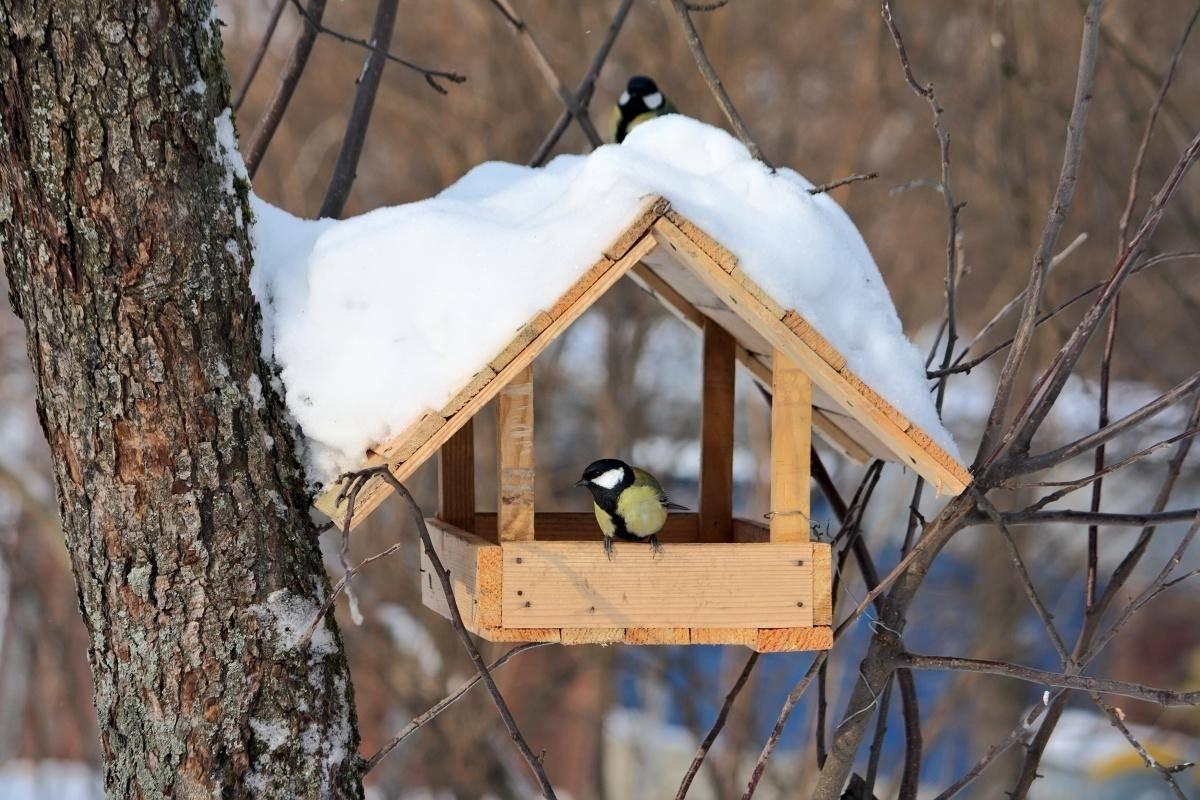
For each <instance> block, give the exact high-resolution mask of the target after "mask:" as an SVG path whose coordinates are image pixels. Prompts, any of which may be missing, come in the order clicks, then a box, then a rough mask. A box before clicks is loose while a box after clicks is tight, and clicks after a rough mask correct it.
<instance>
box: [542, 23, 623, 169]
mask: <svg viewBox="0 0 1200 800" xmlns="http://www.w3.org/2000/svg"><path fill="white" fill-rule="evenodd" d="M632 7H633V0H621V4H620V5H619V6H617V11H616V13H614V14H613V19H612V22H611V23H609V25H608V32H607V33H606V34H605V35H604V41H603V42H601V43H600V48H599V49H598V50H596V54H595V55H594V56H592V63H591V64H590V65H589V66H588V70H587V73H586V74H584V76H583V81H582V82H580V84H579V88H578V89H576V90H575V102H576V103H578V104H579V107H580V109H582V110H583V111H585V112H586V111H587V107H588V104H589V103H590V102H591V100H592V92H593V91H594V90H595V88H596V79H597V78H598V77H599V75H600V70H601V69H603V68H604V62H605V61H607V60H608V54H609V53H610V52H612V48H613V44H615V43H616V41H617V35H618V34H619V33H620V32H621V27H622V26H623V25H624V24H625V18H626V17H627V16H629V9H630V8H632ZM571 119H572V116H571V111H570V109H567V108H564V109H563V110H562V111H561V112H560V113H559V115H558V119H557V120H555V121H554V125H553V126H552V127H551V128H550V132H549V133H547V134H546V138H545V139H543V140H542V143H541V144H540V145H538V149H537V150H536V151H535V152H534V154H533V156H532V157H531V158H530V159H529V166H531V167H540V166H541V165H542V164H545V163H546V159H547V158H548V157H549V155H550V151H551V150H553V149H554V146H555V145H556V144H558V140H559V139H561V138H562V135H563V133H565V132H566V130H567V125H569V124H570V122H571Z"/></svg>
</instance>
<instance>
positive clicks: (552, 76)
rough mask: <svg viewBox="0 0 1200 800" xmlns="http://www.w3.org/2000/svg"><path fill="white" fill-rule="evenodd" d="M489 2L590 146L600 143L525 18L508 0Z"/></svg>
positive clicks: (589, 119)
mask: <svg viewBox="0 0 1200 800" xmlns="http://www.w3.org/2000/svg"><path fill="white" fill-rule="evenodd" d="M489 2H490V3H491V4H492V5H493V6H494V7H495V8H496V10H497V11H499V12H500V13H501V14H502V15H503V16H504V18H505V19H506V20H508V22H509V24H510V25H512V26H513V30H514V31H516V34H517V37H518V38H519V39H520V40H521V44H522V45H524V46H525V50H526V52H528V53H529V55H530V56H531V57H532V58H533V63H534V64H535V65H536V66H537V68H538V72H540V73H541V74H542V77H543V78H545V79H546V83H547V84H548V85H549V86H550V88H551V89H552V90H553V91H554V93H555V94H556V95H558V99H559V100H561V101H562V103H563V105H564V106H566V107H567V110H569V111H570V112H571V116H572V117H574V118H575V121H576V122H578V123H579V127H580V128H582V129H583V133H584V135H585V136H587V138H588V141H589V142H591V145H592V147H599V146H600V145H601V143H602V142H601V139H600V134H598V133H597V132H596V128H595V126H594V125H592V120H591V117H589V116H588V114H587V111H586V110H585V109H584V107H583V106H582V105H580V103H579V100H578V98H576V97H575V95H574V94H573V93H572V92H571V90H570V89H568V88H567V85H566V84H565V83H563V82H562V79H561V78H559V77H558V73H556V72H555V71H554V67H552V66H551V65H550V61H549V59H547V58H546V54H545V53H544V52H543V51H542V48H541V46H540V45H539V44H538V43H537V39H535V38H534V36H533V32H532V31H530V30H529V26H528V25H527V24H526V23H525V20H523V19H521V17H519V16H518V15H517V12H516V11H515V10H514V9H513V7H512V5H511V4H510V3H509V2H508V0H489Z"/></svg>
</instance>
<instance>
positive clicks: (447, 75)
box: [292, 0, 467, 94]
mask: <svg viewBox="0 0 1200 800" xmlns="http://www.w3.org/2000/svg"><path fill="white" fill-rule="evenodd" d="M292 5H294V6H295V7H296V10H297V11H299V12H300V15H301V16H302V17H304V20H305V22H307V23H308V24H309V26H310V27H315V28H316V29H317V32H318V33H323V34H325V35H326V36H330V37H332V38H334V39H337V40H338V41H339V42H343V43H345V44H352V45H355V46H357V47H362V48H364V49H366V50H370V51H371V52H373V53H378V54H379V55H380V56H382V57H383V58H386V59H387V60H388V61H391V62H393V63H395V64H399V65H400V66H402V67H408V68H409V69H410V70H412V71H413V72H416V73H418V74H420V75H421V76H423V77H424V78H425V83H427V84H429V88H431V89H433V90H434V91H435V92H437V93H438V94H447V92H446V88H445V87H444V86H442V84H440V83H439V82H438V81H443V80H445V81H450V82H451V83H463V82H465V81H466V80H467V79H466V76H464V75H459V74H458V73H457V72H447V71H445V70H440V69H430V68H429V67H423V66H421V65H420V64H415V63H413V62H412V61H409V60H407V59H404V58H401V57H400V56H397V55H393V54H392V53H389V52H388V51H387V50H386V49H385V48H382V47H378V46H377V45H376V44H374V43H373V42H368V41H367V40H366V39H359V38H358V37H356V36H347V35H346V34H344V33H341V32H340V31H335V30H334V29H333V28H327V27H326V26H324V25H322V24H321V21H320V19H318V18H316V17H314V16H312V15H311V14H309V13H308V12H307V11H306V10H305V8H304V6H302V5H300V0H292Z"/></svg>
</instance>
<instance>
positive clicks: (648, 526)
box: [617, 486, 667, 539]
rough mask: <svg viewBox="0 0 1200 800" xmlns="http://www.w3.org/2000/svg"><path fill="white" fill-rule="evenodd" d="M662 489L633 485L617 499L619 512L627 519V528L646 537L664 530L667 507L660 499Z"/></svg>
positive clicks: (634, 533) (638, 535)
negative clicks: (664, 506)
mask: <svg viewBox="0 0 1200 800" xmlns="http://www.w3.org/2000/svg"><path fill="white" fill-rule="evenodd" d="M659 493H660V490H659V489H656V488H654V487H650V486H631V487H629V488H628V489H626V490H625V491H624V492H622V493H621V496H620V498H618V500H617V513H618V514H620V515H621V517H622V518H623V519H624V520H625V530H627V531H629V532H630V533H631V534H633V535H634V536H637V537H639V538H642V539H645V538H646V537H647V536H653V535H654V534H656V533H658V532H659V531H660V530H662V527H663V525H665V524H666V522H667V509H665V508H663V504H662V501H661V500H659Z"/></svg>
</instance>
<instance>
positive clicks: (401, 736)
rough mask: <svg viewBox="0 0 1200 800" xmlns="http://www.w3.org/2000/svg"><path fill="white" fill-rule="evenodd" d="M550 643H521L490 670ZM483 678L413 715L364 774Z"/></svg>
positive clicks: (367, 764) (471, 680)
mask: <svg viewBox="0 0 1200 800" xmlns="http://www.w3.org/2000/svg"><path fill="white" fill-rule="evenodd" d="M550 644H553V642H526V643H525V644H519V645H517V646H516V647H514V648H512V649H511V650H509V651H508V652H507V653H505V654H504V655H502V656H500V657H499V658H497V659H496V660H495V661H493V662H492V663H491V664H489V665H488V671H490V672H495V671H496V670H497V669H499V668H500V667H502V666H504V665H505V664H507V663H508V662H509V660H510V659H512V658H513V657H514V656H518V655H520V654H521V653H524V652H525V651H527V650H533V649H534V648H537V647H546V646H547V645H550ZM482 679H483V677H482V676H481V675H480V674H479V673H478V672H477V673H475V674H474V675H472V676H471V677H470V678H469V679H468V680H467V681H466V682H465V683H464V684H463V685H462V686H459V687H458V688H457V689H455V690H454V691H453V692H451V693H450V694H448V695H446V696H445V697H443V698H442V699H441V700H439V701H437V702H436V703H434V704H433V705H432V706H430V707H429V708H428V709H426V710H425V711H424V712H422V713H421V714H418V715H417V716H415V717H413V718H412V720H411V721H410V722H409V723H408V724H407V725H405V726H404V727H403V728H401V729H400V732H399V733H397V734H396V735H395V736H393V737H392V738H391V739H388V740H387V742H385V743H384V745H383V747H380V748H379V750H377V751H376V752H375V755H373V756H371V757H370V758H368V759H367V760H366V762H365V764H364V765H363V771H362V774H363V775H366V774H367V773H368V772H370V771H371V770H373V769H375V767H376V766H378V764H379V762H380V761H382V760H383V759H384V757H385V756H387V754H388V753H390V752H392V751H393V750H395V749H396V746H397V745H399V744H400V743H401V742H403V741H404V740H405V739H407V738H408V737H409V736H411V735H412V734H414V733H416V731H417V729H418V728H420V727H421V726H422V725H424V724H426V723H428V722H430V721H432V720H433V718H434V717H436V716H437V715H438V714H441V713H442V712H443V711H445V710H446V709H447V708H449V707H450V706H452V705H454V704H455V703H457V702H458V701H459V700H460V699H461V698H462V697H463V696H464V695H465V694H466V693H467V692H469V691H471V689H472V688H474V687H475V685H476V684H477V683H479V681H481V680H482Z"/></svg>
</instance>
